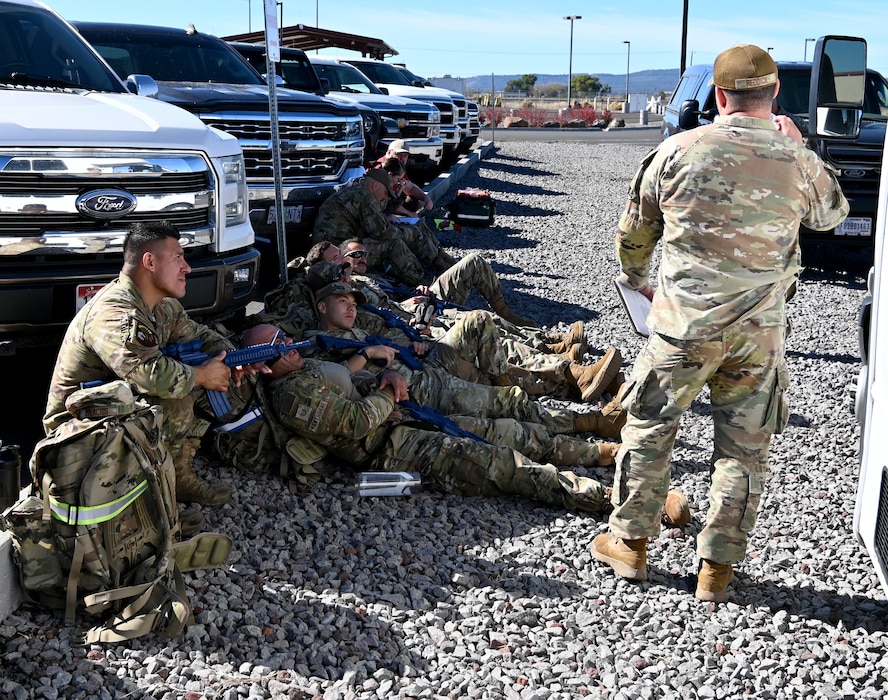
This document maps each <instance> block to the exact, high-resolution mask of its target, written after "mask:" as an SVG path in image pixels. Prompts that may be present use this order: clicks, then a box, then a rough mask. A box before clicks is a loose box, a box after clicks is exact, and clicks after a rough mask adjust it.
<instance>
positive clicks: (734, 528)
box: [592, 45, 848, 602]
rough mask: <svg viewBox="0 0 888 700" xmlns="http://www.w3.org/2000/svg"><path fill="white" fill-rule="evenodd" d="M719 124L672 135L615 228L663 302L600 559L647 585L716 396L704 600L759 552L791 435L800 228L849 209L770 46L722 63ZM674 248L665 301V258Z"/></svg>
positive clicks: (631, 407) (827, 223)
mask: <svg viewBox="0 0 888 700" xmlns="http://www.w3.org/2000/svg"><path fill="white" fill-rule="evenodd" d="M712 82H713V83H714V85H715V97H716V104H717V106H718V110H719V116H718V117H717V118H716V120H715V123H713V124H709V125H706V126H701V127H699V128H697V129H693V130H691V131H686V132H683V133H680V134H677V135H675V136H673V137H671V138H669V139H667V140H666V141H664V142H663V143H662V144H661V145H660V146H659V147H658V148H657V149H656V150H655V151H654V152H653V153H651V154H650V155H649V156H648V157H647V158H645V160H644V162H643V163H642V165H641V168H640V169H639V171H638V173H637V174H636V176H635V178H634V180H633V181H632V184H631V186H630V189H629V201H628V202H627V204H626V209H625V211H624V213H623V216H622V218H621V220H620V224H619V231H618V233H617V254H618V256H619V260H620V266H621V268H622V274H621V275H620V278H619V279H620V281H621V282H623V283H624V284H625V285H626V286H628V287H630V288H632V289H636V290H639V291H641V293H643V294H644V295H645V296H647V297H648V298H651V299H652V300H653V308H652V309H651V311H650V314H649V316H648V326H649V327H650V329H651V336H650V339H649V340H648V343H647V346H646V347H645V349H644V350H643V351H642V353H641V354H640V355H639V357H638V358H637V361H636V364H635V369H634V373H633V384H632V386H631V388H629V390H628V394H627V395H626V398H625V401H624V406H625V407H626V408H627V409H628V411H629V417H628V421H627V423H626V426H625V428H624V429H623V433H622V437H623V447H622V449H621V450H620V453H619V455H618V457H617V473H616V477H615V481H614V494H613V498H614V508H615V509H614V512H613V513H612V515H611V516H610V529H611V533H613V534H602V535H599V536H598V537H596V538H595V540H594V542H593V544H592V555H593V556H594V557H595V558H596V559H599V560H601V561H603V562H605V563H607V564H609V565H610V566H611V567H612V568H613V569H614V571H615V572H616V573H617V574H619V575H620V576H623V577H626V578H629V579H637V580H644V579H646V578H647V569H646V548H645V544H646V542H647V538H648V537H652V536H656V535H657V534H658V532H659V522H658V520H657V517H656V516H657V513H658V512H659V508H660V507H661V506H662V504H663V499H664V498H665V496H666V489H667V487H668V483H669V474H670V469H669V462H670V455H671V452H672V447H673V443H674V441H675V437H676V433H677V431H678V426H679V420H680V418H681V416H682V414H683V413H684V412H685V411H686V410H687V409H688V407H689V406H690V405H691V402H692V401H693V400H694V398H696V397H697V395H698V394H699V393H700V391H701V390H702V389H703V387H704V386H706V385H708V386H709V389H710V392H711V404H712V419H713V423H714V424H715V433H714V435H715V438H714V439H715V445H714V450H713V456H712V462H711V475H712V477H711V485H710V491H709V511H708V513H707V515H706V525H705V527H704V528H703V530H702V531H701V532H700V534H699V535H698V536H697V553H698V555H699V557H700V559H701V562H700V569H699V574H698V578H697V590H696V597H697V598H699V599H701V600H706V601H715V602H722V601H724V600H726V599H727V593H726V589H727V586H728V584H729V583H730V582H731V580H732V578H733V565H734V564H737V563H738V562H740V561H741V560H742V559H743V556H744V554H745V553H746V544H747V536H748V534H749V532H750V531H751V530H752V527H753V525H754V523H755V520H756V515H757V510H758V506H759V501H760V500H761V494H762V488H763V483H764V480H765V475H766V473H767V462H768V444H769V442H770V438H771V435H772V434H773V433H777V432H780V431H782V430H783V428H784V427H785V424H786V420H787V417H788V409H787V406H786V403H785V398H784V396H783V393H784V390H785V389H786V387H787V384H788V379H787V372H786V367H785V363H784V351H785V336H786V331H787V325H786V309H785V302H786V296H787V292H788V290H789V289H790V286H791V285H792V284H793V283H794V281H795V280H796V278H797V276H798V273H799V269H800V267H799V224H800V223H803V224H804V225H805V226H807V227H808V228H812V229H815V230H825V229H830V228H833V227H834V226H836V225H837V224H838V223H839V222H841V221H842V220H843V219H844V218H845V216H846V215H847V213H848V203H847V201H846V200H845V197H844V196H843V195H842V192H841V190H840V189H839V185H838V183H837V181H836V178H835V177H834V175H833V174H832V172H830V171H829V170H828V168H827V167H826V166H825V165H824V163H823V162H822V161H821V160H820V158H818V157H817V155H816V154H815V153H814V152H813V151H810V150H808V149H806V148H805V147H804V146H803V145H802V137H801V134H800V133H799V131H798V129H797V128H796V127H795V126H794V125H793V123H792V122H791V121H790V120H789V119H788V118H787V117H785V116H784V117H780V116H778V117H775V118H774V119H773V120H772V119H771V103H772V100H773V98H774V96H775V95H776V94H777V90H778V89H779V82H778V80H777V66H776V65H775V63H774V61H773V60H772V59H771V57H770V56H769V55H768V53H767V52H766V51H763V50H762V49H760V48H759V47H757V46H751V45H739V46H734V47H732V48H730V49H728V50H727V51H724V52H723V53H721V54H719V56H718V57H717V58H716V61H715V66H714V76H713V80H712ZM661 238H662V239H663V249H662V262H661V263H660V268H659V284H658V287H657V290H656V292H655V291H654V290H653V288H652V287H651V286H650V284H649V282H648V275H649V268H650V262H651V255H652V253H653V250H654V247H655V246H656V243H657V241H658V240H660V239H661Z"/></svg>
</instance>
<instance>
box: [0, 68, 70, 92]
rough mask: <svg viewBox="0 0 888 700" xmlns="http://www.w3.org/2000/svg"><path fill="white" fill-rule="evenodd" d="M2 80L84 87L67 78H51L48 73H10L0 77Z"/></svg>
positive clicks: (51, 85)
mask: <svg viewBox="0 0 888 700" xmlns="http://www.w3.org/2000/svg"><path fill="white" fill-rule="evenodd" d="M0 80H3V82H9V83H12V84H14V85H38V86H44V87H59V88H81V89H85V88H84V87H83V85H80V84H78V83H71V82H68V81H67V80H59V79H58V78H51V77H50V76H48V75H32V74H31V73H18V72H14V73H10V74H9V76H8V77H7V78H0Z"/></svg>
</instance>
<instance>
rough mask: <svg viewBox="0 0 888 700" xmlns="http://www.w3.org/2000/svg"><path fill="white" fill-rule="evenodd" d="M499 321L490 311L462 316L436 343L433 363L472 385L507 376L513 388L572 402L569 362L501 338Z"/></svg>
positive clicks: (432, 355) (534, 394) (464, 313)
mask: <svg viewBox="0 0 888 700" xmlns="http://www.w3.org/2000/svg"><path fill="white" fill-rule="evenodd" d="M496 318H497V317H496V316H495V315H494V314H491V313H490V312H488V311H465V312H462V313H461V314H460V316H459V318H458V320H457V321H456V322H455V323H454V324H453V325H452V326H451V328H450V330H448V331H447V332H446V333H445V334H444V335H442V336H440V337H439V338H438V340H437V341H436V343H435V349H434V351H433V352H432V354H431V356H430V357H429V361H430V363H431V364H433V365H435V366H437V367H440V368H442V369H445V370H447V371H448V372H450V373H451V374H455V375H456V376H457V377H460V378H461V379H466V380H468V381H470V382H479V383H481V384H489V383H490V382H491V380H493V379H494V378H496V377H499V376H501V375H504V374H507V375H508V376H509V380H510V382H511V383H512V384H514V385H515V386H517V387H520V388H521V389H523V390H524V391H526V392H527V393H528V394H530V395H531V396H543V395H546V396H554V397H556V398H560V399H567V398H570V397H571V395H572V390H571V387H570V385H569V384H568V382H567V379H566V378H565V370H566V368H567V365H568V362H566V361H565V360H562V359H561V358H559V357H557V356H556V355H547V354H545V353H541V352H538V351H537V350H534V349H533V348H530V347H528V346H526V345H524V344H523V343H519V342H517V341H515V340H512V339H505V338H502V331H501V330H500V329H499V326H498V325H497V323H496V320H495V319H496Z"/></svg>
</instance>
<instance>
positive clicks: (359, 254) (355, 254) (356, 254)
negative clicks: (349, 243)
mask: <svg viewBox="0 0 888 700" xmlns="http://www.w3.org/2000/svg"><path fill="white" fill-rule="evenodd" d="M345 257H347V258H366V257H367V251H366V250H353V251H351V252H349V253H345Z"/></svg>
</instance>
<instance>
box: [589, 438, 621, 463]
mask: <svg viewBox="0 0 888 700" xmlns="http://www.w3.org/2000/svg"><path fill="white" fill-rule="evenodd" d="M595 444H596V445H598V466H599V467H612V466H614V464H616V463H617V452H619V451H620V443H619V442H596V443H595Z"/></svg>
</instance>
